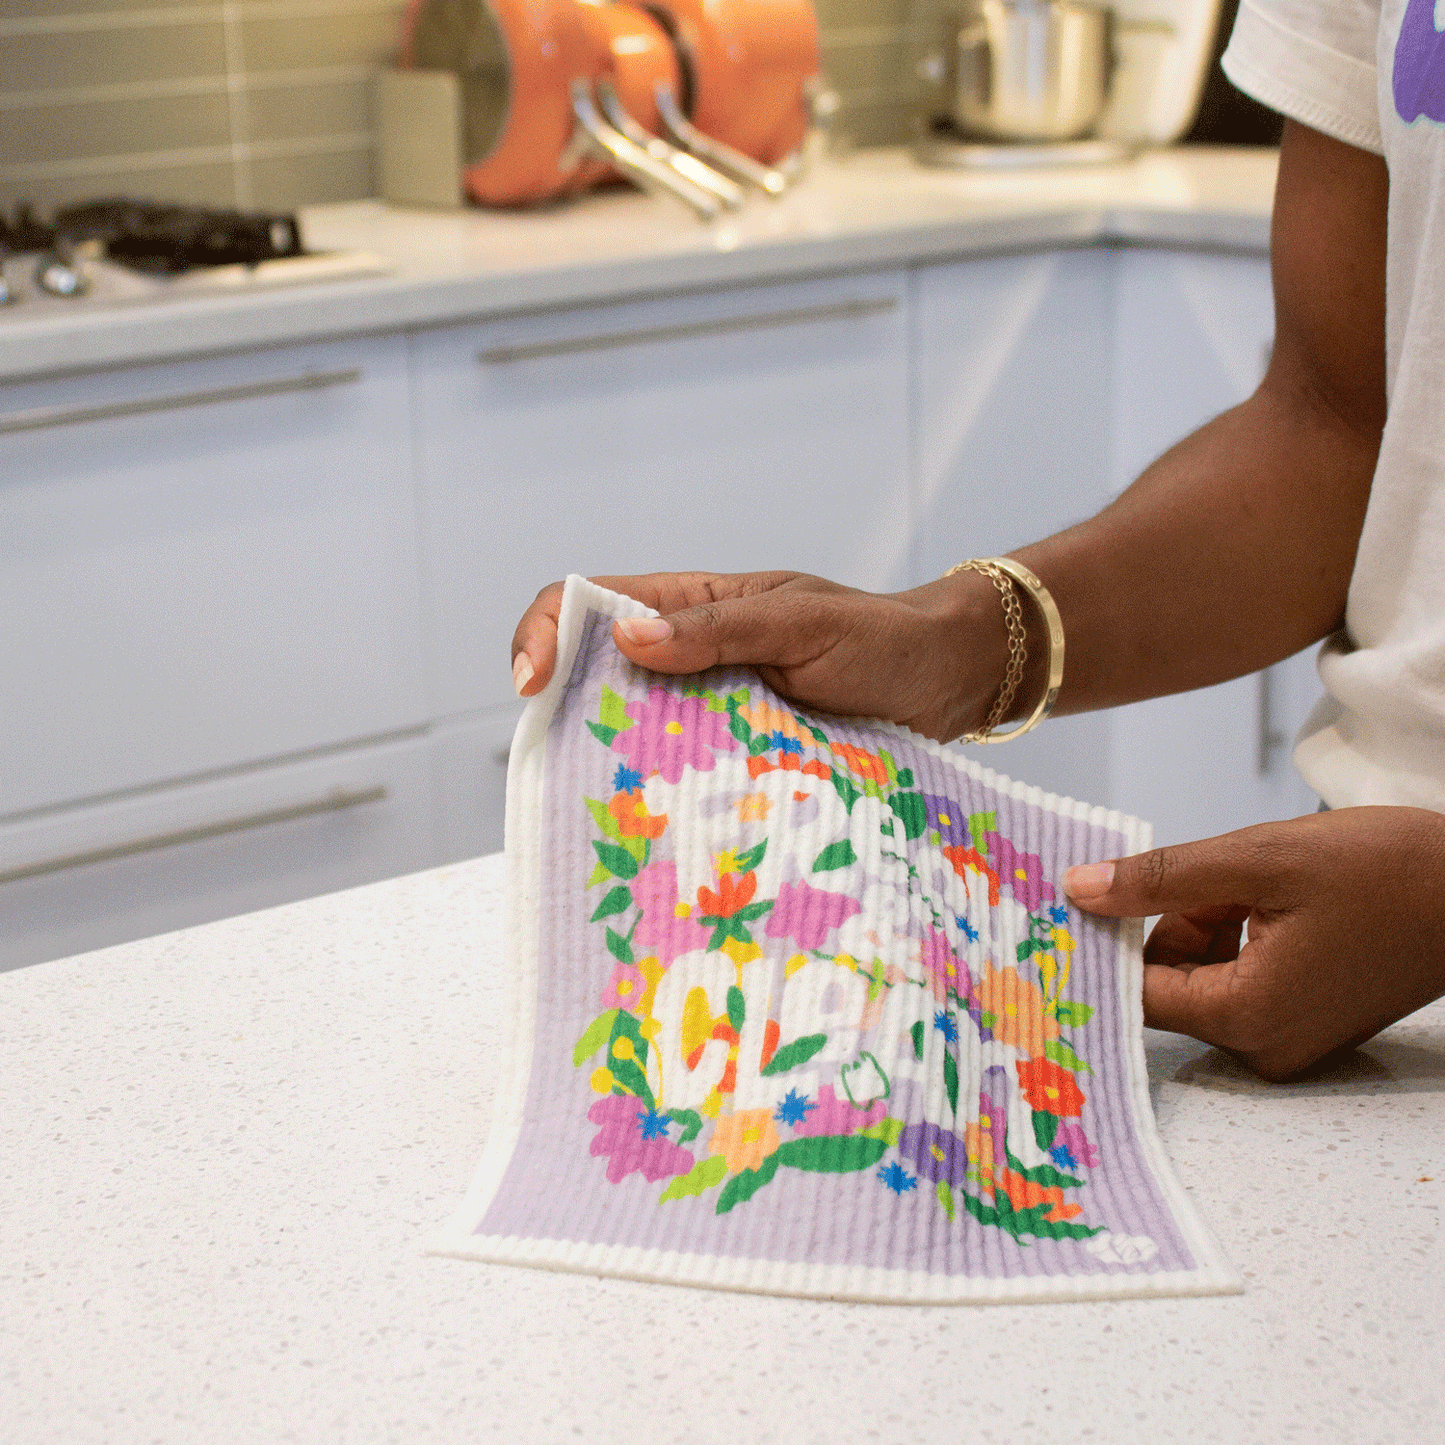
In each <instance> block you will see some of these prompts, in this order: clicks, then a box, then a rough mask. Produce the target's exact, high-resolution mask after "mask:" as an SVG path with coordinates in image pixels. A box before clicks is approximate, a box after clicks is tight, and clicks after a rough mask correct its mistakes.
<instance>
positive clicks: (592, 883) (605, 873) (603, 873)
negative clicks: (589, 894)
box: [584, 863, 612, 892]
mask: <svg viewBox="0 0 1445 1445" xmlns="http://www.w3.org/2000/svg"><path fill="white" fill-rule="evenodd" d="M610 877H612V870H611V869H610V868H609V867H608V866H607V865H606V864H605V863H597V864H595V865H594V866H593V869H592V876H591V877H590V878H589V879H588V880H587V887H588V888H595V887H596V886H597V885H598V884H599V883H602V882H604V881H605V880H606V879H608V878H610ZM584 892H585V890H584Z"/></svg>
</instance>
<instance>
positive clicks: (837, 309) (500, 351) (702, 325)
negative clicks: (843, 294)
mask: <svg viewBox="0 0 1445 1445" xmlns="http://www.w3.org/2000/svg"><path fill="white" fill-rule="evenodd" d="M897 308H898V298H897V297H895V296H878V297H870V298H868V299H866V300H865V299H859V300H857V301H829V302H826V303H824V304H822V305H819V306H794V307H791V308H790V309H788V310H786V311H766V312H763V313H761V314H760V315H754V316H728V317H724V318H723V319H721V320H719V321H687V322H683V323H682V324H681V325H679V326H643V327H639V328H638V329H637V330H636V331H604V332H602V333H601V334H600V335H598V336H571V337H567V338H566V339H565V340H562V341H533V342H528V343H526V344H525V345H522V346H491V347H488V348H487V350H485V351H479V352H478V353H477V360H478V361H479V362H481V364H482V365H483V366H508V365H511V364H512V363H513V362H517V361H539V360H541V359H542V358H544V357H548V356H574V355H579V354H581V353H583V352H588V351H613V350H616V349H617V348H619V347H623V346H650V345H652V344H653V343H655V342H662V341H687V340H691V339H692V338H693V337H695V336H724V335H726V334H727V333H728V332H732V331H768V330H772V329H773V328H775V327H779V326H802V325H806V324H807V323H808V322H810V321H849V320H852V319H853V318H854V317H857V316H879V315H881V314H882V313H884V312H885V311H895V310H897Z"/></svg>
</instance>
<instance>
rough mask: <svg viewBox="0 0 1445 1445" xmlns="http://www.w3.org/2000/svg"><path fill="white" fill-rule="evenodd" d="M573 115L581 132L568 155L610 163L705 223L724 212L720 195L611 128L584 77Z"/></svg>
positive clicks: (575, 90)
mask: <svg viewBox="0 0 1445 1445" xmlns="http://www.w3.org/2000/svg"><path fill="white" fill-rule="evenodd" d="M572 114H573V115H574V116H576V118H577V130H576V131H575V132H574V133H573V137H572V141H571V142H570V143H569V144H568V147H567V151H568V153H571V154H579V153H580V154H587V155H593V156H596V157H597V159H599V160H605V161H610V162H611V163H612V164H613V165H614V166H616V167H617V169H618V170H619V171H621V172H622V174H623V175H624V176H626V177H627V179H628V180H630V181H633V182H635V183H636V184H637V185H639V186H641V187H642V188H643V189H644V190H646V191H651V192H653V193H654V194H656V193H658V192H664V193H666V194H667V195H670V196H674V197H675V198H676V199H677V200H679V201H681V202H682V203H683V204H684V205H685V206H689V207H691V209H692V210H693V211H694V212H695V213H696V214H697V215H698V216H699V217H700V218H701V219H702V220H704V221H715V220H716V219H717V217H718V215H719V213H720V212H721V210H722V202H721V201H720V200H718V198H717V196H715V195H714V194H712V193H711V192H710V191H705V190H703V189H702V187H701V186H696V185H694V184H693V183H692V182H691V181H688V180H684V179H683V178H682V177H681V176H680V175H678V173H677V172H676V171H675V170H673V169H672V167H671V166H669V165H668V164H667V163H666V162H665V161H660V160H658V159H657V158H656V157H655V156H651V155H649V154H648V153H647V152H646V151H645V150H643V148H642V147H641V146H638V145H634V144H633V143H632V142H631V141H630V140H628V139H627V137H626V136H625V135H623V134H622V133H621V132H620V131H618V130H616V129H614V128H613V127H612V126H610V125H608V123H607V122H606V121H605V120H603V118H602V115H601V112H600V111H599V110H598V109H597V102H596V101H595V100H594V99H593V97H592V91H591V88H590V87H589V86H588V84H587V82H586V81H585V80H583V79H582V78H581V77H578V78H577V79H575V80H574V81H573V82H572Z"/></svg>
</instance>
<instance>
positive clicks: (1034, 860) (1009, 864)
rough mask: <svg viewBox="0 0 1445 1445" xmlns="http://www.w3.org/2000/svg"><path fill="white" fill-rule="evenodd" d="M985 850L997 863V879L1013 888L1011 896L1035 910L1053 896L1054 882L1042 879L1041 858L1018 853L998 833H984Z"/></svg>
mask: <svg viewBox="0 0 1445 1445" xmlns="http://www.w3.org/2000/svg"><path fill="white" fill-rule="evenodd" d="M983 836H984V841H985V842H986V843H987V844H988V851H989V853H990V855H992V857H993V858H994V860H995V862H996V863H997V865H998V879H999V882H1000V883H1006V884H1008V886H1009V887H1010V888H1012V889H1013V895H1014V897H1015V898H1017V899H1018V901H1019V902H1020V903H1022V904H1023V906H1024V907H1025V908H1027V909H1028V911H1029V912H1030V913H1037V912H1038V910H1039V909H1040V908H1041V907H1042V906H1043V905H1044V904H1045V903H1052V902H1053V899H1054V885H1053V884H1052V883H1046V882H1045V881H1044V865H1043V860H1042V859H1041V858H1040V857H1039V855H1038V854H1037V853H1020V852H1019V851H1018V849H1017V848H1015V847H1014V845H1013V844H1012V843H1010V842H1009V840H1008V839H1007V838H1005V837H1004V836H1003V834H1002V833H985V834H984V835H983Z"/></svg>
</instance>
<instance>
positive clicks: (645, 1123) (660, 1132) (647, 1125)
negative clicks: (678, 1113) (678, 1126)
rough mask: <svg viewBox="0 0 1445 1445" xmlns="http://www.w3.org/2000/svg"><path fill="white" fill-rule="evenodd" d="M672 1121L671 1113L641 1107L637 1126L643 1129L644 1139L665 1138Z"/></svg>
mask: <svg viewBox="0 0 1445 1445" xmlns="http://www.w3.org/2000/svg"><path fill="white" fill-rule="evenodd" d="M670 1123H672V1115H671V1114H659V1113H658V1112H657V1110H656V1109H640V1110H638V1114H637V1127H638V1129H640V1130H641V1131H642V1137H643V1138H644V1139H664V1138H666V1137H667V1126H668V1125H669V1124H670Z"/></svg>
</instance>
